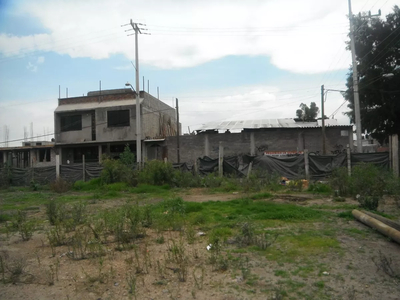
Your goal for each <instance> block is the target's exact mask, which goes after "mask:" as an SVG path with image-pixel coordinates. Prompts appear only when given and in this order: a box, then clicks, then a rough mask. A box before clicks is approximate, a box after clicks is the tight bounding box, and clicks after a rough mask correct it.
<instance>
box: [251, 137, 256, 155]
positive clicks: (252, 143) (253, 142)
mask: <svg viewBox="0 0 400 300" xmlns="http://www.w3.org/2000/svg"><path fill="white" fill-rule="evenodd" d="M250 155H251V156H254V155H256V142H255V138H254V132H250Z"/></svg>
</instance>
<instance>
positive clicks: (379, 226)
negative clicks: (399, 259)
mask: <svg viewBox="0 0 400 300" xmlns="http://www.w3.org/2000/svg"><path fill="white" fill-rule="evenodd" d="M351 213H352V214H353V216H354V218H356V219H357V220H359V221H360V222H362V223H364V224H366V225H368V226H370V227H372V228H374V229H376V230H378V231H379V232H380V233H382V234H383V235H386V236H388V237H390V238H391V239H392V240H394V241H396V242H397V243H398V244H400V231H398V230H396V229H394V228H392V227H390V226H388V225H386V224H384V223H382V222H381V221H379V220H377V219H374V218H373V217H370V216H368V215H367V214H365V213H363V212H361V211H359V210H357V209H354V210H353V211H352V212H351Z"/></svg>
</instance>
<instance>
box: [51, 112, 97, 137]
mask: <svg viewBox="0 0 400 300" xmlns="http://www.w3.org/2000/svg"><path fill="white" fill-rule="evenodd" d="M67 115H81V116H82V130H74V131H65V132H61V116H67ZM54 129H55V138H56V142H57V143H81V142H84V141H91V140H92V111H85V112H70V113H55V114H54Z"/></svg>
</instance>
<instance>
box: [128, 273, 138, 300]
mask: <svg viewBox="0 0 400 300" xmlns="http://www.w3.org/2000/svg"><path fill="white" fill-rule="evenodd" d="M126 283H127V284H128V287H129V289H128V292H129V294H131V295H133V296H134V297H135V299H136V275H135V274H134V273H132V272H130V273H128V274H127V275H126Z"/></svg>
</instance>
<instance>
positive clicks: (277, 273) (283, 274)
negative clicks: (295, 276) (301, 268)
mask: <svg viewBox="0 0 400 300" xmlns="http://www.w3.org/2000/svg"><path fill="white" fill-rule="evenodd" d="M274 274H275V276H279V277H282V278H289V277H290V274H289V272H288V271H285V270H275V272H274Z"/></svg>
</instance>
